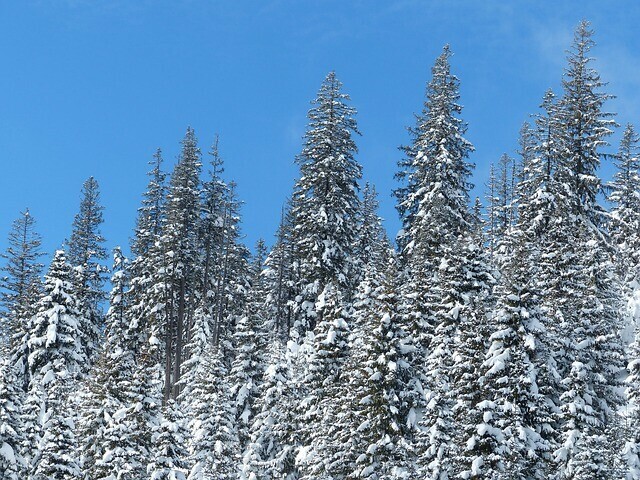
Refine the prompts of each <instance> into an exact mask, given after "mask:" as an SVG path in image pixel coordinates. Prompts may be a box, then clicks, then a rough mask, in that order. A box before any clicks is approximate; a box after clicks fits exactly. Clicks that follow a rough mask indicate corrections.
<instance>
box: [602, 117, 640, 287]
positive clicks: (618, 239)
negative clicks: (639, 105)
mask: <svg viewBox="0 0 640 480" xmlns="http://www.w3.org/2000/svg"><path fill="white" fill-rule="evenodd" d="M638 142H640V137H639V136H638V134H637V133H636V131H635V129H634V128H633V125H632V124H628V125H627V127H626V128H625V130H624V134H623V136H622V140H621V141H620V149H619V151H618V154H617V156H616V167H617V170H616V173H615V174H614V176H613V181H611V182H610V183H609V184H608V187H609V196H608V198H607V199H608V201H609V202H611V203H613V204H614V208H613V210H612V211H611V217H612V225H611V236H612V238H611V240H612V242H613V244H614V245H616V246H617V247H618V249H619V250H620V259H619V260H618V262H617V263H618V270H619V271H620V273H621V276H622V278H623V279H624V280H626V281H627V282H630V281H633V280H635V279H636V276H637V275H638V272H637V265H638V251H640V239H639V237H638V233H637V232H638V231H639V229H640V156H639V155H638Z"/></svg>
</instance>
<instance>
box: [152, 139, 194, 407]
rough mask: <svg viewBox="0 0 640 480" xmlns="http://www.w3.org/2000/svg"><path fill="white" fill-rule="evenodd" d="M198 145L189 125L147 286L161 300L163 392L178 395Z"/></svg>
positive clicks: (189, 311) (190, 296)
mask: <svg viewBox="0 0 640 480" xmlns="http://www.w3.org/2000/svg"><path fill="white" fill-rule="evenodd" d="M200 156H201V155H200V149H199V148H198V144H197V139H196V136H195V133H194V131H193V129H192V128H188V129H187V132H186V134H185V137H184V139H183V140H182V151H181V153H180V156H179V158H178V163H177V164H176V166H175V168H174V170H173V173H172V175H171V180H170V184H169V191H168V194H167V200H166V205H167V208H166V214H165V218H164V224H163V225H162V236H161V237H160V239H159V249H160V255H161V257H160V258H161V262H162V263H161V265H159V266H158V267H157V268H162V270H161V272H157V271H156V272H155V273H156V277H157V279H156V281H155V282H154V283H155V285H154V286H153V287H152V289H154V290H156V291H158V292H161V297H160V298H161V299H162V300H160V301H161V302H162V303H163V304H164V309H163V310H164V311H163V312H161V313H162V315H163V316H162V317H161V318H160V319H159V320H160V324H159V325H158V329H159V334H160V335H161V337H162V339H163V340H164V351H163V354H164V364H165V366H164V368H165V385H164V388H165V390H164V397H165V400H167V399H168V398H169V397H171V398H177V396H178V393H179V390H180V387H179V380H180V374H181V370H182V363H183V361H184V346H185V344H186V339H187V333H188V331H189V326H190V325H191V321H192V318H193V310H194V308H195V305H196V304H197V298H198V292H197V290H196V282H195V278H196V274H197V268H198V267H197V263H196V260H197V258H198V251H197V227H198V222H199V208H200V190H199V189H200V178H199V176H200V169H201V163H200Z"/></svg>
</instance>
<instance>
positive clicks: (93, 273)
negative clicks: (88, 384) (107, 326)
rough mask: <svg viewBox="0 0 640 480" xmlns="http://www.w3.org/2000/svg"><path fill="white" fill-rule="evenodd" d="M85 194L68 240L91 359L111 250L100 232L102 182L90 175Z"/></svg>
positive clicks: (100, 322)
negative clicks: (106, 266)
mask: <svg viewBox="0 0 640 480" xmlns="http://www.w3.org/2000/svg"><path fill="white" fill-rule="evenodd" d="M81 194H82V199H81V201H80V211H79V212H78V213H77V214H76V216H75V218H74V219H73V226H72V231H71V237H70V238H69V240H68V241H67V244H68V259H69V263H70V265H71V266H72V267H73V268H74V269H75V275H76V278H75V279H74V282H75V284H76V288H77V295H78V300H79V302H80V304H79V305H80V310H81V312H82V325H81V326H80V331H81V333H82V339H81V341H82V348H83V349H84V352H85V356H86V357H87V359H88V360H89V362H91V361H93V359H94V357H95V355H96V354H97V352H98V347H99V340H100V330H101V329H102V326H103V318H102V312H101V311H100V302H101V301H102V300H103V299H104V292H103V287H104V282H105V278H104V274H105V272H106V271H107V270H106V268H105V267H104V266H103V265H102V264H101V262H102V261H104V260H106V258H107V251H106V250H105V248H104V246H103V244H104V241H105V239H104V237H103V236H102V234H101V233H100V226H101V225H102V223H103V219H102V212H103V210H104V207H103V206H102V205H101V204H100V190H99V187H98V182H97V181H96V180H95V179H94V178H93V177H89V178H88V179H87V180H86V181H85V182H84V183H83V185H82V191H81ZM88 366H89V365H88V364H87V365H86V367H88ZM85 370H86V368H85Z"/></svg>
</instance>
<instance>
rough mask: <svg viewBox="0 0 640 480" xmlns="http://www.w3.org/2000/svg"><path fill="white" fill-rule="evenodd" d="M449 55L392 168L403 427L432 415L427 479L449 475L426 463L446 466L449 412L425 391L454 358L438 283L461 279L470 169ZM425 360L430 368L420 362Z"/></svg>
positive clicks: (443, 377)
mask: <svg viewBox="0 0 640 480" xmlns="http://www.w3.org/2000/svg"><path fill="white" fill-rule="evenodd" d="M451 55H452V54H451V51H450V49H449V47H448V46H445V47H444V49H443V52H442V54H441V55H440V56H439V57H438V58H437V59H436V62H435V65H434V67H433V68H432V79H431V80H430V82H429V84H428V86H427V96H426V101H425V104H424V110H423V112H422V114H421V115H419V116H418V118H417V126H416V127H415V128H414V129H412V130H411V133H412V136H413V143H412V145H411V146H409V147H405V148H404V151H405V154H406V158H405V160H403V161H402V162H400V164H399V166H400V172H399V173H398V174H397V176H398V178H399V179H401V180H404V185H403V186H402V187H401V188H399V189H398V190H397V191H396V196H397V197H398V207H397V208H398V210H399V212H400V215H401V218H402V222H403V229H402V234H401V236H400V237H399V239H398V241H399V245H400V247H401V249H402V250H401V259H402V263H403V272H402V275H403V277H404V278H406V280H405V281H404V282H403V287H402V296H403V305H402V307H401V308H402V311H403V317H404V318H403V322H404V323H405V324H406V325H407V327H406V328H407V331H408V333H409V335H410V336H411V337H412V338H411V340H410V342H411V343H413V346H412V347H413V352H412V355H411V358H410V363H411V367H412V369H413V372H412V380H411V382H410V385H411V388H412V390H413V393H412V394H410V393H408V394H404V396H406V397H407V401H409V402H410V403H411V404H412V405H411V408H410V409H409V416H408V418H407V424H408V426H409V428H410V429H413V430H414V431H415V424H416V420H415V419H416V418H417V410H416V409H417V408H419V407H420V408H423V407H424V406H425V401H426V402H430V404H431V406H432V407H433V409H432V410H431V414H430V415H426V418H425V421H428V422H430V423H429V425H428V426H427V428H433V429H435V430H438V432H436V431H435V430H434V431H433V434H432V435H430V439H429V445H428V446H427V445H424V444H422V445H421V446H420V448H421V449H424V450H425V452H427V453H425V455H427V456H428V457H429V458H430V460H428V462H427V463H428V464H429V465H432V466H433V468H432V470H431V472H430V473H429V474H428V475H430V476H429V478H444V477H441V476H440V475H448V473H449V472H448V471H447V469H448V467H446V466H437V465H436V464H435V463H432V462H433V459H434V458H441V459H442V460H443V461H445V462H446V461H448V459H449V458H448V457H447V453H446V447H445V445H446V444H447V443H449V442H450V435H451V431H450V430H451V428H452V418H451V408H450V407H451V405H449V406H446V405H445V404H443V403H441V402H440V400H434V397H433V396H432V395H430V396H429V397H427V398H425V395H426V394H427V392H425V390H426V388H427V385H428V384H429V387H428V388H430V389H436V390H437V389H440V390H439V391H440V392H441V393H444V392H446V391H447V388H448V387H449V381H448V380H447V378H448V375H449V371H448V369H447V367H446V365H448V364H449V362H450V360H451V359H450V358H444V357H448V356H449V355H450V354H451V353H452V352H453V350H452V344H451V341H452V337H451V336H452V335H453V334H454V332H455V330H456V318H454V317H453V316H451V315H450V314H449V313H448V311H449V310H450V309H451V307H449V306H447V304H446V302H445V301H444V300H445V295H447V294H449V291H448V290H447V288H448V287H447V286H446V283H443V282H442V281H441V280H440V279H439V278H440V277H441V271H442V269H443V268H453V271H454V273H453V278H459V277H458V276H457V275H462V274H463V273H462V272H464V271H465V268H466V265H464V264H456V265H455V266H453V265H454V263H455V262H457V261H458V260H457V259H455V255H456V254H459V253H460V252H461V250H460V249H459V248H458V249H456V245H457V244H458V242H459V238H464V237H465V236H468V235H469V233H470V215H469V207H468V202H469V194H468V191H469V188H470V184H469V182H468V177H469V175H470V173H471V167H472V165H471V164H470V163H469V162H468V161H467V158H468V156H469V154H470V153H471V151H472V150H473V146H472V145H471V144H470V143H469V142H468V141H467V140H466V139H465V138H464V137H463V135H464V133H465V131H466V124H465V123H464V121H463V120H462V119H460V118H459V114H460V113H461V110H462V107H461V106H460V105H459V104H458V100H459V81H458V79H457V77H456V76H455V75H453V74H452V73H451V67H450V63H449V59H450V57H451ZM456 289H457V287H456ZM454 291H455V290H454ZM427 355H429V359H430V360H427V361H426V362H425V357H426V356H427ZM441 357H442V358H441ZM429 398H431V400H429ZM441 400H443V401H445V400H444V398H442V399H441ZM446 402H448V401H445V403H446ZM412 436H413V434H412ZM421 442H422V443H424V439H423V440H421ZM436 463H437V462H436ZM441 467H442V468H444V469H443V470H442V469H441ZM439 472H440V473H439Z"/></svg>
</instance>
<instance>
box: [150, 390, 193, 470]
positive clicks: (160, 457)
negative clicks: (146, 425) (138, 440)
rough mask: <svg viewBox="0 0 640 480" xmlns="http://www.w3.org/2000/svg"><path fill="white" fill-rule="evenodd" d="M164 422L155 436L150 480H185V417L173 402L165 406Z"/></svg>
mask: <svg viewBox="0 0 640 480" xmlns="http://www.w3.org/2000/svg"><path fill="white" fill-rule="evenodd" d="M162 410H163V416H162V421H161V423H160V426H159V427H158V430H157V432H156V433H155V435H154V444H155V448H154V452H153V459H152V461H151V463H150V464H149V467H148V470H149V478H150V480H185V478H186V470H187V468H186V464H185V458H186V456H187V452H186V449H185V447H184V444H185V436H184V433H185V432H184V425H183V421H184V419H183V417H182V415H181V414H180V410H179V409H178V407H177V405H176V404H175V402H174V401H173V400H170V401H169V402H167V404H166V405H165V406H164V408H163V409H162Z"/></svg>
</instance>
